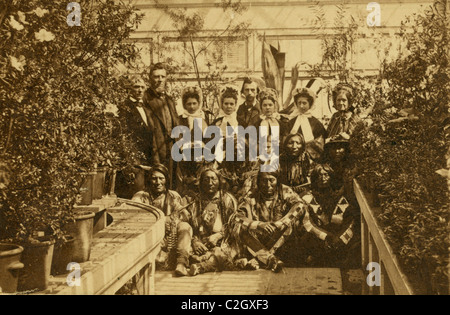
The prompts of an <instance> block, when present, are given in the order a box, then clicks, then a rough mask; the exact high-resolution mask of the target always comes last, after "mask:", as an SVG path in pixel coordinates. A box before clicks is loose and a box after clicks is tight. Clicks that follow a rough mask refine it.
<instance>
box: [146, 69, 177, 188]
mask: <svg viewBox="0 0 450 315" xmlns="http://www.w3.org/2000/svg"><path fill="white" fill-rule="evenodd" d="M166 82H167V69H166V68H165V65H164V64H162V63H156V64H154V65H153V66H152V67H151V70H150V88H148V89H147V91H145V93H144V99H143V100H144V107H145V108H146V110H147V112H146V114H147V121H148V126H149V130H150V132H151V143H150V146H151V154H150V161H151V164H152V165H154V164H163V165H165V166H167V168H168V170H169V188H170V189H174V188H175V170H176V164H175V162H174V160H173V159H172V156H171V150H172V145H173V144H174V139H172V137H171V134H172V129H173V128H174V127H176V126H177V125H178V114H177V112H176V107H175V102H174V100H173V99H172V98H171V97H170V96H169V95H168V94H167V93H166Z"/></svg>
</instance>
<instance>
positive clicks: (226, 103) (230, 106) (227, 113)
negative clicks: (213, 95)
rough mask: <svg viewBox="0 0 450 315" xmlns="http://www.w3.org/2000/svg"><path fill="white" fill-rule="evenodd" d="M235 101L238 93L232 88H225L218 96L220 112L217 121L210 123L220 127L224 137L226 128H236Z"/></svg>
mask: <svg viewBox="0 0 450 315" xmlns="http://www.w3.org/2000/svg"><path fill="white" fill-rule="evenodd" d="M237 101H238V91H237V90H236V89H234V88H232V87H226V88H225V89H224V90H222V92H221V95H220V111H219V115H218V116H217V119H216V120H214V122H213V123H212V124H213V125H216V126H218V127H220V130H222V135H223V136H224V137H226V135H227V127H233V128H237V126H238V125H239V123H238V121H237V118H236V116H237V112H236V110H237Z"/></svg>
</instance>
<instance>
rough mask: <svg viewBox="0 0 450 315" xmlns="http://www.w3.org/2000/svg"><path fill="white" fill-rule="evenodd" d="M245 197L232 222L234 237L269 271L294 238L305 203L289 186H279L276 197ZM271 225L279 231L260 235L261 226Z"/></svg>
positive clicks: (257, 195) (257, 194)
mask: <svg viewBox="0 0 450 315" xmlns="http://www.w3.org/2000/svg"><path fill="white" fill-rule="evenodd" d="M255 194H256V195H255V196H254V197H247V198H243V202H242V203H241V204H240V205H239V208H238V212H237V215H236V216H235V218H234V220H233V230H232V235H233V237H234V238H235V239H236V241H237V242H238V243H241V244H243V245H245V247H246V249H247V250H248V251H249V252H250V254H251V255H252V256H254V257H256V259H258V261H260V262H261V263H263V264H264V265H265V266H266V267H269V268H270V261H271V258H272V257H274V253H275V252H276V251H277V249H279V248H280V247H281V246H282V245H283V244H284V242H285V240H286V238H288V237H289V236H290V235H292V233H293V231H294V229H296V227H297V225H298V223H299V220H300V219H301V218H302V216H303V215H304V213H305V203H304V202H303V200H302V199H301V198H300V197H299V196H298V195H297V194H296V193H295V192H294V191H293V190H292V189H291V188H290V187H288V186H285V185H280V186H279V188H278V192H277V194H276V195H275V196H274V197H273V198H270V199H268V198H266V197H265V196H262V195H261V194H260V193H255ZM262 222H272V223H273V224H274V225H275V226H276V227H277V230H276V231H275V232H274V233H273V234H272V235H270V236H268V235H266V234H264V233H262V232H260V230H258V229H257V228H258V225H259V224H260V223H262Z"/></svg>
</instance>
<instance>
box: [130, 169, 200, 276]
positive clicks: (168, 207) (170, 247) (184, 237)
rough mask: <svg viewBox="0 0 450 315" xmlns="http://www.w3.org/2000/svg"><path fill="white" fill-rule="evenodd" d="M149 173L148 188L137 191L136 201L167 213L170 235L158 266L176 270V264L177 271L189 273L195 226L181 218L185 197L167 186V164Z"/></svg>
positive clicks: (162, 249)
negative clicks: (190, 248)
mask: <svg viewBox="0 0 450 315" xmlns="http://www.w3.org/2000/svg"><path fill="white" fill-rule="evenodd" d="M147 175H148V178H147V181H146V182H147V185H146V190H145V191H140V192H138V193H136V194H135V195H134V196H133V199H132V201H136V202H141V203H145V204H148V205H152V206H154V207H156V208H158V209H160V210H161V211H162V212H163V213H164V215H165V216H166V229H165V230H166V234H165V237H164V239H163V241H162V244H161V252H160V253H159V255H158V257H157V264H158V267H161V269H164V270H173V269H174V268H175V264H176V269H175V274H176V275H177V276H180V275H187V271H186V266H187V265H188V259H189V249H188V247H189V246H190V240H191V237H192V228H191V227H190V225H189V224H188V223H186V222H182V221H181V217H180V215H181V210H182V209H183V205H184V200H183V199H182V198H181V196H180V195H179V194H178V193H177V192H175V191H173V190H169V189H168V188H167V182H168V181H167V179H168V170H167V168H166V167H165V166H164V165H161V164H157V165H155V166H153V167H152V168H149V169H148V172H147Z"/></svg>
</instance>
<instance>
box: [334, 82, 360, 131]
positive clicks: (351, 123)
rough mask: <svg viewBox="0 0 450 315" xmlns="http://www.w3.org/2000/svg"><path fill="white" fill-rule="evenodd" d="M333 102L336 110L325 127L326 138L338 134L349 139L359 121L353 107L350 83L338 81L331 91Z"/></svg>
mask: <svg viewBox="0 0 450 315" xmlns="http://www.w3.org/2000/svg"><path fill="white" fill-rule="evenodd" d="M333 104H334V108H336V109H337V112H336V113H334V114H333V116H331V120H330V124H329V125H328V129H327V138H333V137H336V136H340V138H343V139H349V138H350V136H351V134H352V133H353V130H355V127H356V126H357V125H358V123H359V122H360V119H359V117H358V115H357V114H356V113H355V108H354V107H353V89H352V87H351V86H350V85H348V84H345V83H340V84H338V85H337V86H336V88H335V89H334V91H333Z"/></svg>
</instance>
